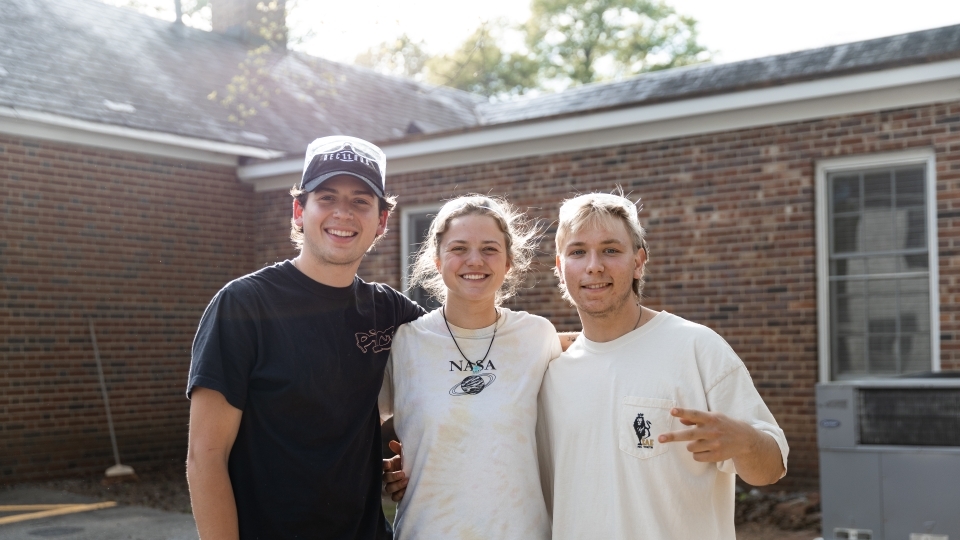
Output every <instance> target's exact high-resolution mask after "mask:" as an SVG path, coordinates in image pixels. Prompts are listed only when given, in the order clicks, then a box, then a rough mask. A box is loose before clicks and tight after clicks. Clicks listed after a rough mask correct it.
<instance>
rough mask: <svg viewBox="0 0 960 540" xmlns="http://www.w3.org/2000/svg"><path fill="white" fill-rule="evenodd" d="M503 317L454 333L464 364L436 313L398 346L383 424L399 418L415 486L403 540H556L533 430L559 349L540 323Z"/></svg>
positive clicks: (517, 315) (515, 315)
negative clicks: (547, 374)
mask: <svg viewBox="0 0 960 540" xmlns="http://www.w3.org/2000/svg"><path fill="white" fill-rule="evenodd" d="M500 312H501V316H500V320H499V321H497V324H496V325H491V326H489V327H487V328H481V329H479V330H467V329H463V328H458V327H456V326H453V325H450V329H451V330H452V331H453V334H454V335H455V336H456V339H457V343H458V344H459V346H460V349H462V350H463V354H464V355H466V359H464V357H463V356H462V355H461V353H460V352H459V351H458V350H457V347H456V346H455V345H454V342H453V339H452V338H451V337H450V333H449V332H448V330H447V327H446V326H445V325H444V320H443V316H442V315H441V312H440V310H436V311H433V312H432V313H429V314H427V315H425V316H423V317H421V318H420V319H418V320H416V321H414V322H411V323H408V324H405V325H403V326H401V327H400V329H399V330H398V331H397V334H396V336H394V338H393V345H392V347H391V352H390V360H389V361H388V362H387V369H386V373H385V374H384V379H383V388H382V390H381V392H380V417H381V419H383V420H386V419H387V418H390V417H391V416H393V417H394V426H395V428H396V431H397V436H398V437H399V439H400V441H401V442H402V443H403V462H404V463H403V470H404V472H405V473H406V475H407V478H409V479H410V483H409V485H408V486H407V491H406V493H405V495H404V498H403V500H402V501H401V502H400V506H399V508H398V509H397V518H396V522H395V525H394V527H395V529H396V533H395V537H396V538H397V539H398V540H407V539H431V538H476V539H493V538H496V539H498V540H509V539H516V540H536V539H543V540H548V539H549V538H550V520H549V517H548V516H547V510H546V506H545V505H544V499H543V492H542V490H541V484H540V477H539V474H538V465H537V448H536V436H535V430H536V421H537V394H538V393H539V391H540V382H541V381H542V380H543V372H544V371H545V370H546V368H547V364H548V363H549V362H550V360H551V359H553V358H556V357H557V356H558V355H559V354H560V340H559V339H558V338H557V334H556V330H555V329H554V327H553V325H552V324H551V323H550V322H549V321H547V320H546V319H544V318H542V317H538V316H536V315H531V314H529V313H526V312H522V311H520V312H514V311H510V310H508V309H503V308H501V309H500ZM494 327H496V338H495V339H494V341H493V346H492V348H491V349H490V354H489V355H488V356H487V360H486V361H481V360H482V359H483V357H484V353H486V351H487V347H488V346H489V345H490V340H491V338H492V337H493V331H494Z"/></svg>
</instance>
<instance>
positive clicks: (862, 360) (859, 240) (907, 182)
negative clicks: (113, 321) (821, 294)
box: [827, 165, 931, 379]
mask: <svg viewBox="0 0 960 540" xmlns="http://www.w3.org/2000/svg"><path fill="white" fill-rule="evenodd" d="M925 182H926V178H925V173H924V167H923V166H922V165H921V166H912V167H903V168H887V169H871V170H863V171H857V172H843V173H832V174H828V175H827V184H828V193H829V199H830V201H829V213H830V215H829V218H828V227H829V239H830V240H829V243H830V261H829V276H830V277H829V281H830V283H829V289H830V302H831V306H830V319H831V320H830V323H831V324H830V334H831V335H830V346H831V348H832V351H831V359H832V361H831V369H832V371H833V373H832V376H833V378H834V379H837V378H850V377H856V376H863V375H895V374H900V373H909V372H917V371H926V370H929V369H930V368H931V351H930V282H929V263H928V261H929V247H928V246H927V225H926V224H927V221H926V213H927V209H926V205H927V204H928V201H927V200H926V185H925Z"/></svg>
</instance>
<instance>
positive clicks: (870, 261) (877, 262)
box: [866, 257, 898, 274]
mask: <svg viewBox="0 0 960 540" xmlns="http://www.w3.org/2000/svg"><path fill="white" fill-rule="evenodd" d="M897 259H898V257H869V258H867V259H866V262H867V268H868V269H869V271H870V273H871V274H896V273H897Z"/></svg>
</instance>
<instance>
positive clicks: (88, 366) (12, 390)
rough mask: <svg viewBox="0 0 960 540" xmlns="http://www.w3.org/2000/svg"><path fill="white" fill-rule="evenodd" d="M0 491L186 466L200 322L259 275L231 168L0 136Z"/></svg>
mask: <svg viewBox="0 0 960 540" xmlns="http://www.w3.org/2000/svg"><path fill="white" fill-rule="evenodd" d="M0 201H2V203H0V204H2V206H0V358H2V364H0V418H2V421H0V483H2V482H4V481H12V480H18V481H20V480H27V479H36V478H42V477H48V476H62V475H64V474H66V473H77V474H79V473H92V472H94V471H97V472H100V471H103V470H104V469H105V468H106V467H108V466H110V465H112V463H113V457H112V452H111V447H110V439H109V435H108V431H107V428H106V425H107V424H106V415H105V413H104V407H103V402H102V401H101V397H100V389H99V383H98V379H97V371H96V363H95V361H94V356H93V350H92V347H91V341H90V336H89V332H88V328H87V321H86V317H88V316H89V317H92V318H93V320H94V323H95V325H96V331H97V339H98V342H99V346H100V354H101V357H102V360H103V367H104V371H105V375H106V380H107V385H108V388H109V391H110V401H111V405H112V410H113V418H114V422H115V424H116V429H117V438H118V442H119V447H120V453H121V457H122V460H123V462H124V463H128V464H132V465H134V466H138V465H143V466H149V465H153V464H156V463H158V462H160V461H164V460H177V461H180V460H183V459H184V458H185V448H186V433H187V431H186V425H187V415H188V402H187V401H186V399H185V398H184V396H183V391H184V385H185V382H186V376H187V369H188V367H189V362H190V346H191V343H192V340H193V335H194V332H195V331H196V325H197V322H198V321H199V319H200V316H201V315H202V313H203V309H204V308H205V307H206V304H207V302H208V301H209V300H210V298H211V297H212V295H213V294H214V293H215V292H216V291H217V290H218V289H219V288H220V287H221V286H223V284H224V283H226V282H227V281H229V280H230V279H233V278H235V277H237V276H240V275H242V274H244V273H247V272H249V271H251V270H253V269H255V268H256V266H255V265H254V263H253V261H254V226H255V221H254V219H251V216H252V215H253V210H254V202H253V194H252V191H251V189H250V188H249V187H247V186H244V185H242V184H240V183H239V182H237V180H236V176H235V174H234V171H233V169H232V168H231V167H221V166H212V165H200V164H195V163H189V162H183V163H181V162H177V161H176V160H172V159H165V158H151V157H145V156H140V155H135V154H129V153H122V152H111V151H105V150H95V149H89V148H84V147H78V146H72V145H62V144H54V143H48V142H40V141H35V140H30V139H20V138H12V137H8V136H3V135H0Z"/></svg>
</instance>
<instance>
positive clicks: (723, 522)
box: [538, 193, 788, 540]
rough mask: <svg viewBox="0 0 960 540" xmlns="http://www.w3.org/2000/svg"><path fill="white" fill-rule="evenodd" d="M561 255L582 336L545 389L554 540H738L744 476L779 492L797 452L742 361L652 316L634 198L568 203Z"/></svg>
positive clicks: (697, 329)
mask: <svg viewBox="0 0 960 540" xmlns="http://www.w3.org/2000/svg"><path fill="white" fill-rule="evenodd" d="M556 246H557V256H556V265H557V266H556V273H557V276H558V277H559V279H560V288H561V291H562V293H563V296H564V298H566V299H567V300H569V301H570V302H571V303H572V304H573V305H574V306H575V307H576V308H577V312H578V313H579V315H580V320H581V322H582V324H583V335H582V336H581V337H580V338H579V339H577V341H576V342H575V343H574V344H573V345H572V346H571V347H570V348H569V349H568V350H567V351H566V352H564V353H563V354H562V355H561V356H560V357H559V358H557V359H556V360H554V361H553V362H552V363H551V364H550V367H549V368H548V370H547V373H546V375H545V376H544V380H543V386H542V387H541V390H540V420H539V431H538V436H539V438H540V441H539V442H540V466H541V469H542V471H541V476H542V479H543V482H544V494H545V497H546V498H547V501H548V506H552V520H553V538H554V540H566V539H581V538H604V539H628V538H648V539H677V540H687V539H691V538H696V539H697V540H709V539H717V540H735V537H736V536H735V531H734V523H733V511H734V480H735V475H739V476H740V477H741V478H742V479H743V480H744V481H746V482H747V483H749V484H753V485H765V484H771V483H773V482H776V481H777V480H779V479H780V478H781V477H782V476H783V475H784V474H785V473H786V464H787V453H788V447H787V442H786V438H785V437H784V435H783V431H782V430H781V429H780V428H779V427H778V426H777V423H776V420H775V419H774V418H773V415H772V414H771V413H770V411H769V409H768V408H767V407H766V405H765V404H764V403H763V400H762V399H761V398H760V395H759V394H758V393H757V391H756V388H755V387H754V385H753V381H752V380H751V378H750V375H749V373H748V372H747V369H746V367H744V365H743V362H742V361H741V360H740V358H739V357H737V355H736V353H735V352H734V351H733V349H731V348H730V346H729V345H728V344H727V343H726V342H725V341H724V340H723V339H722V338H721V337H720V336H719V335H717V334H716V333H715V332H713V331H712V330H710V329H709V328H707V327H705V326H701V325H699V324H695V323H692V322H690V321H686V320H684V319H682V318H680V317H677V316H675V315H671V314H670V313H667V312H665V311H662V312H659V313H657V312H654V311H652V310H650V309H648V308H646V307H644V306H642V305H641V301H640V300H641V293H642V286H643V277H644V267H645V265H646V262H647V254H648V251H647V244H646V240H645V238H644V231H643V228H642V227H641V225H640V222H639V220H638V218H637V210H636V207H635V206H634V204H633V203H631V202H630V201H629V200H627V199H625V198H624V197H622V196H619V195H608V194H596V193H595V194H588V195H581V196H579V197H576V198H573V199H570V200H568V201H565V202H564V203H563V205H562V206H561V208H560V222H559V226H558V230H557V236H556ZM684 426H689V429H685V428H684Z"/></svg>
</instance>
